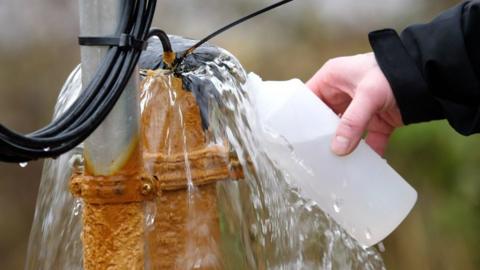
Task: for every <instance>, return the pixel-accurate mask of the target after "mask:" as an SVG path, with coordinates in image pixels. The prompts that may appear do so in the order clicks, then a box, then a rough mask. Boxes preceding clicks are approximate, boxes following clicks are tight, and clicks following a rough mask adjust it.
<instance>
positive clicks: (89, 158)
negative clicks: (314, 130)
mask: <svg viewBox="0 0 480 270" xmlns="http://www.w3.org/2000/svg"><path fill="white" fill-rule="evenodd" d="M123 3H124V0H80V35H82V36H105V35H110V36H111V35H113V34H114V31H115V28H116V26H117V23H118V21H119V19H120V13H121V8H122V5H123ZM107 50H108V48H107V47H106V46H102V47H97V46H82V47H81V61H82V83H83V85H86V84H87V83H88V82H89V81H90V80H91V79H92V77H93V76H94V74H95V72H96V69H97V67H98V65H99V63H100V61H101V60H102V59H103V57H104V56H105V54H106V52H107ZM134 74H135V75H133V77H132V78H131V79H130V82H129V83H128V85H127V87H126V88H125V90H124V91H123V94H122V96H121V97H120V99H119V101H118V102H117V104H116V105H115V107H114V108H113V110H112V111H111V112H110V114H109V115H108V117H107V118H106V119H105V121H104V122H103V123H102V125H100V126H99V127H98V128H97V130H96V131H95V132H94V133H93V134H92V135H90V137H89V138H88V139H87V140H86V142H85V158H86V163H87V168H88V169H89V173H91V174H93V175H113V174H115V172H118V171H119V170H120V169H121V168H122V167H123V166H124V165H125V164H126V162H127V161H128V160H129V158H130V156H131V154H132V152H133V151H134V150H135V147H136V145H137V143H138V137H139V106H138V102H137V100H138V91H137V89H138V88H137V87H138V75H136V74H138V72H135V73H134Z"/></svg>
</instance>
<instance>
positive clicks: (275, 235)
mask: <svg viewBox="0 0 480 270" xmlns="http://www.w3.org/2000/svg"><path fill="white" fill-rule="evenodd" d="M192 43H193V41H192ZM173 44H174V46H175V40H174V41H173ZM186 45H188V44H186ZM219 51H220V53H219V54H218V55H216V56H215V57H213V58H212V59H207V58H205V59H203V60H202V61H203V62H202V65H200V66H199V67H197V68H195V69H188V70H187V69H184V70H183V76H184V77H185V78H187V79H188V80H190V81H191V82H192V81H194V82H195V83H196V84H199V85H210V86H212V87H209V88H208V91H207V90H205V91H204V92H202V93H200V92H199V91H195V90H192V92H193V94H194V95H195V98H196V100H197V102H199V100H200V101H201V102H202V103H204V104H203V106H205V105H206V107H207V108H208V110H207V114H206V115H205V116H204V117H205V120H207V123H208V131H207V132H206V135H207V144H208V145H209V146H212V145H223V146H225V145H228V147H229V152H230V153H229V154H230V155H231V156H235V157H236V158H237V159H238V162H239V163H240V165H241V167H242V169H243V176H244V177H243V179H241V180H239V181H233V180H229V179H225V180H226V181H221V182H218V183H217V184H216V186H214V189H215V190H216V193H215V194H216V195H215V196H216V198H215V200H216V201H217V207H218V210H217V215H218V218H217V217H212V216H211V215H210V214H209V213H208V211H205V209H204V208H203V207H204V206H202V200H204V197H203V196H205V194H206V193H205V192H204V191H203V190H202V189H201V188H199V187H197V186H196V185H195V183H194V181H193V180H192V170H193V168H192V167H191V164H190V163H189V162H190V159H189V153H190V152H191V150H192V149H189V145H190V141H191V140H192V136H190V135H189V134H188V132H187V131H188V125H189V123H186V122H185V118H186V117H187V115H186V114H187V112H186V111H185V108H183V107H182V103H181V99H182V96H181V93H179V92H178V89H177V90H176V89H175V86H174V82H173V76H172V75H167V74H164V73H161V72H159V73H156V74H155V75H151V76H147V77H145V78H144V79H143V84H142V85H143V87H142V89H141V91H140V97H141V98H140V107H141V111H142V114H145V112H146V111H148V107H149V103H150V102H152V100H154V99H156V98H159V97H158V95H159V93H156V92H155V91H153V89H157V88H156V87H158V85H159V84H162V88H163V89H166V91H167V92H166V93H163V94H164V97H165V98H166V99H167V101H168V102H166V103H164V104H167V105H165V106H168V108H169V110H171V111H172V112H174V113H173V114H172V115H174V116H172V117H178V119H176V121H173V122H174V123H176V125H178V126H179V130H180V133H181V134H177V133H175V134H174V131H175V129H174V128H173V127H172V126H166V127H164V129H163V130H159V129H150V130H149V131H148V133H147V134H146V135H145V134H144V136H147V137H148V136H150V137H153V138H159V139H157V140H152V141H151V142H150V144H149V145H148V146H146V148H147V149H148V150H149V151H151V152H159V153H162V154H165V155H170V154H172V153H174V152H175V149H177V148H178V149H179V150H180V151H181V152H182V153H183V157H184V164H185V168H184V173H185V176H186V178H187V183H188V188H187V196H186V198H184V199H182V200H184V201H183V202H182V201H179V202H178V204H176V205H177V206H180V205H184V207H185V208H186V209H185V213H186V224H187V225H186V228H185V232H186V234H187V239H186V242H185V245H184V246H183V247H181V250H180V251H179V254H180V255H179V256H181V257H179V258H177V259H176V267H177V268H178V269H205V268H208V269H325V270H328V269H366V270H369V269H384V268H385V267H384V265H383V261H382V259H381V256H380V255H379V253H378V252H377V251H376V250H375V249H364V248H362V247H361V246H359V245H358V244H357V242H356V241H355V240H353V239H352V238H350V237H349V236H348V235H347V234H346V233H345V232H344V231H343V230H342V229H341V228H340V227H339V226H338V225H337V224H336V223H335V222H334V221H333V220H331V219H330V218H329V217H328V216H327V215H325V214H324V213H323V212H322V211H321V210H320V209H319V208H318V207H317V206H316V204H315V203H314V202H312V201H308V200H305V199H303V198H302V197H301V196H300V195H299V192H298V191H297V190H296V189H295V188H293V187H291V186H290V185H289V183H292V181H291V180H292V179H294V177H295V175H288V174H287V173H285V172H284V171H283V170H282V168H280V167H279V166H278V165H277V164H275V163H274V162H273V161H272V159H271V158H270V157H269V154H268V152H266V151H265V150H264V149H263V148H262V141H264V140H265V139H266V137H267V136H274V134H269V132H266V131H263V130H262V127H261V126H260V125H259V122H258V121H257V118H256V115H255V111H254V109H253V105H252V104H251V102H250V99H249V97H248V93H247V92H246V91H245V89H244V88H243V83H244V82H245V78H246V75H245V71H244V70H243V68H242V67H241V65H240V64H239V63H238V61H237V60H236V59H235V58H234V57H233V56H232V55H230V54H229V53H228V52H226V51H224V50H219ZM159 78H161V79H159ZM80 90H81V72H80V69H79V68H77V69H75V70H74V72H73V73H72V75H71V76H70V77H69V79H68V80H67V82H66V83H65V86H64V88H63V89H62V91H61V93H60V96H59V99H58V103H57V106H56V111H55V115H59V114H60V113H61V112H63V111H65V110H66V109H67V108H68V106H70V105H71V103H72V102H73V101H74V100H75V98H76V97H77V96H78V94H79V92H80ZM182 91H183V90H182ZM150 121H159V120H158V117H150ZM178 137H180V140H179V141H178V140H177V139H175V138H178ZM178 142H180V143H178ZM286 147H287V146H286ZM81 153H82V148H81V146H79V147H77V148H76V149H74V150H72V151H71V152H69V153H67V154H65V155H62V156H60V157H59V158H58V159H56V160H48V161H46V162H45V166H44V171H43V175H42V181H41V184H40V190H39V195H38V199H37V208H36V212H35V217H34V223H33V226H32V231H31V235H30V242H29V249H28V256H27V257H28V259H27V264H26V269H82V245H81V240H80V235H81V230H82V224H81V215H79V214H78V213H79V212H80V210H79V209H80V208H81V204H80V203H79V202H78V201H76V200H75V199H74V198H72V196H71V195H70V193H69V192H68V189H67V187H68V181H69V179H70V175H71V173H72V170H83V160H82V155H81ZM285 158H291V159H292V162H297V163H298V160H297V161H296V160H295V158H294V156H291V157H285ZM144 165H145V171H146V172H148V173H152V172H153V170H154V167H155V164H153V163H152V162H149V161H146V162H145V164H144ZM298 165H299V166H300V167H301V164H298ZM162 200H166V198H165V197H162V196H160V197H159V198H158V199H157V202H156V203H155V202H146V203H145V208H144V209H145V213H144V215H145V226H146V228H147V229H146V233H147V234H155V232H156V230H157V229H158V226H159V225H158V224H160V223H157V221H158V220H160V221H159V222H161V219H162V218H164V217H168V216H169V215H171V214H172V213H173V212H174V211H175V209H170V210H168V209H167V210H165V209H164V208H162V207H158V206H159V205H162V202H163V203H164V202H165V201H162ZM342 203H343V202H342V200H341V199H337V200H336V203H335V204H334V205H333V207H334V208H335V207H336V209H337V208H338V211H341V207H342ZM174 206H175V204H174ZM162 211H163V212H162ZM335 211H337V210H335ZM212 220H213V221H217V222H219V223H220V232H219V233H220V236H219V237H215V236H214V234H215V233H214V232H212V231H211V230H210V229H209V226H206V224H208V223H209V222H212ZM164 225H165V226H168V225H169V224H164ZM162 226H163V225H162ZM366 233H368V232H366ZM149 252H150V254H153V255H150V256H151V261H153V259H154V257H155V256H157V255H158V256H160V257H161V258H162V256H165V257H166V256H169V255H171V254H163V253H162V252H161V250H149ZM161 258H160V259H161ZM145 268H146V269H158V267H155V265H154V264H153V263H151V262H150V260H147V262H146V264H145Z"/></svg>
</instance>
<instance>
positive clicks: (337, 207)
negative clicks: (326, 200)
mask: <svg viewBox="0 0 480 270" xmlns="http://www.w3.org/2000/svg"><path fill="white" fill-rule="evenodd" d="M342 207H343V199H340V198H337V199H335V201H334V202H333V210H334V211H335V213H340V211H341V210H342Z"/></svg>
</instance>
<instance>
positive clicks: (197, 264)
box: [193, 259, 202, 269]
mask: <svg viewBox="0 0 480 270" xmlns="http://www.w3.org/2000/svg"><path fill="white" fill-rule="evenodd" d="M201 266H202V260H201V259H198V260H197V261H196V262H195V264H194V265H193V269H200V267H201Z"/></svg>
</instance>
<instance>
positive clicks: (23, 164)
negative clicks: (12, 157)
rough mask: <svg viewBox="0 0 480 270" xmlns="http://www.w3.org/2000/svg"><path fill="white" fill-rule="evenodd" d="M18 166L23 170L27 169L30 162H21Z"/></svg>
mask: <svg viewBox="0 0 480 270" xmlns="http://www.w3.org/2000/svg"><path fill="white" fill-rule="evenodd" d="M18 165H20V167H22V168H25V167H27V165H28V162H20V163H18Z"/></svg>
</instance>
